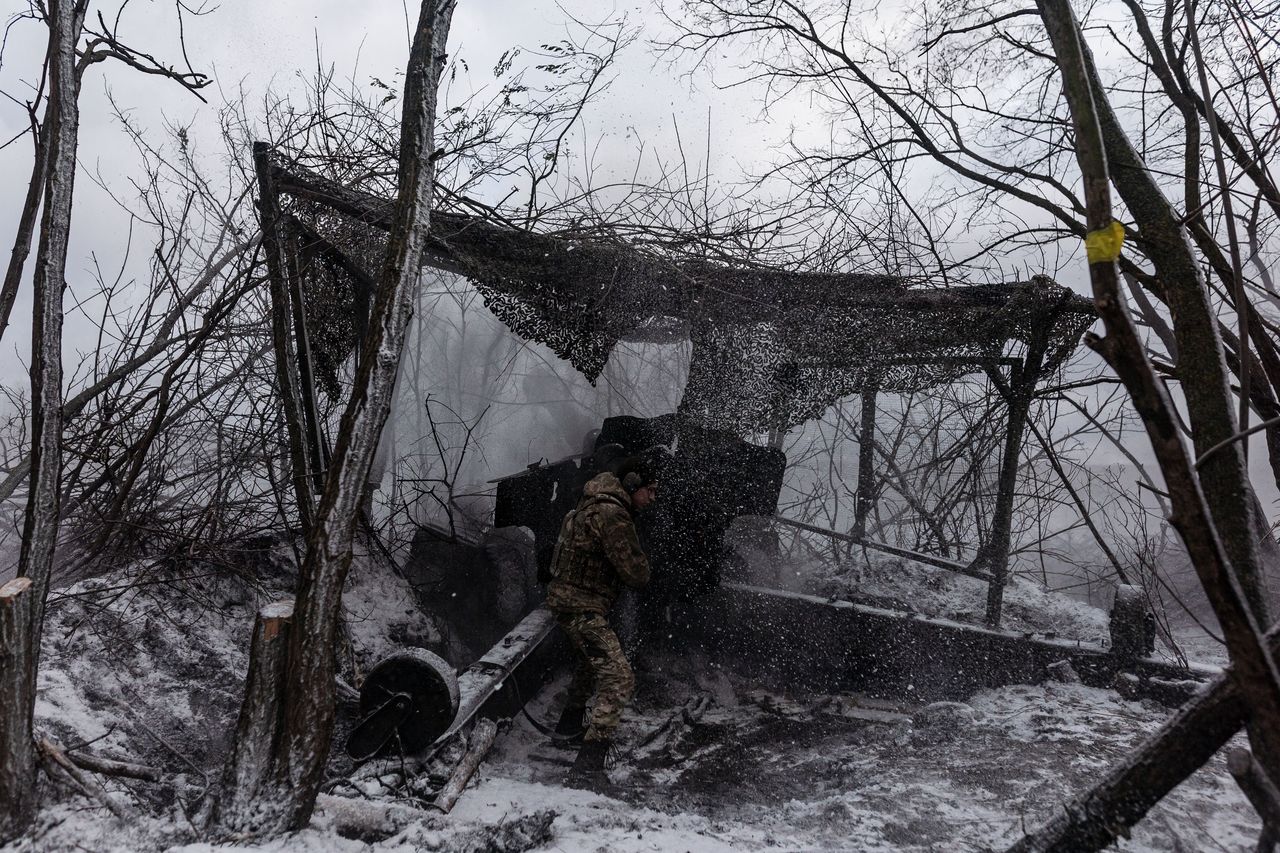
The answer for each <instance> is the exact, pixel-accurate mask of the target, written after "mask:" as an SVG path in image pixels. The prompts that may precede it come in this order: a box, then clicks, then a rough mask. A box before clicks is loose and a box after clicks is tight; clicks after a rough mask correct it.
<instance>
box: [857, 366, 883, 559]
mask: <svg viewBox="0 0 1280 853" xmlns="http://www.w3.org/2000/svg"><path fill="white" fill-rule="evenodd" d="M878 392H879V388H877V387H876V384H875V383H874V382H872V383H869V384H868V385H866V386H865V387H864V388H863V389H862V429H861V432H859V433H858V504H857V507H856V508H855V509H854V520H853V535H854V536H856V537H857V538H858V539H862V538H863V537H865V536H866V535H867V516H868V515H870V514H871V509H872V507H873V506H874V505H875V501H876V472H875V458H876V441H875V436H876V395H877V393H878Z"/></svg>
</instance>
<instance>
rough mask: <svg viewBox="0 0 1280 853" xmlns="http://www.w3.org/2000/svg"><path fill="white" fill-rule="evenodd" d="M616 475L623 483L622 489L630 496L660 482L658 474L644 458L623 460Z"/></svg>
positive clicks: (631, 457) (630, 457)
mask: <svg viewBox="0 0 1280 853" xmlns="http://www.w3.org/2000/svg"><path fill="white" fill-rule="evenodd" d="M615 473H616V474H617V476H618V479H619V480H621V481H622V488H624V489H626V490H627V494H629V495H633V494H635V493H636V492H638V491H639V490H640V489H643V488H644V487H645V486H651V485H653V484H655V483H657V482H658V475H657V472H656V471H655V470H654V468H653V466H652V465H651V464H650V463H649V461H648V460H647V459H645V458H644V457H642V456H628V457H627V458H626V459H623V460H622V461H621V462H619V463H618V467H617V469H616V471H615Z"/></svg>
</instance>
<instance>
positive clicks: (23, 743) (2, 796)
mask: <svg viewBox="0 0 1280 853" xmlns="http://www.w3.org/2000/svg"><path fill="white" fill-rule="evenodd" d="M34 600H35V593H34V591H33V590H32V588H31V579H30V578H14V579H13V580H11V581H9V582H8V583H6V584H4V585H3V586H0V844H4V843H5V842H8V841H12V840H13V839H14V838H17V837H18V836H19V835H21V834H22V833H23V832H24V831H25V830H26V828H27V826H28V825H30V823H31V820H32V818H34V817H35V808H36V752H35V744H34V742H33V741H32V739H31V716H32V713H33V711H34V709H35V686H36V685H35V680H36V679H35V673H36V657H35V654H34V651H35V650H34V649H33V648H32V635H31V619H32V609H33V607H34V604H33V602H34Z"/></svg>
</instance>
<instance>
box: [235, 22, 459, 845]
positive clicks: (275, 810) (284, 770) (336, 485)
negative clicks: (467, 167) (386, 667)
mask: <svg viewBox="0 0 1280 853" xmlns="http://www.w3.org/2000/svg"><path fill="white" fill-rule="evenodd" d="M455 3H456V0H423V2H422V6H421V10H420V12H419V17H418V26H417V31H416V32H415V34H414V39H413V47H412V49H411V51H410V54H409V64H408V68H407V71H406V75H405V92H404V119H403V122H402V124H401V136H400V175H399V191H398V193H397V199H396V207H395V220H394V223H393V226H392V229H391V232H390V234H389V235H388V241H387V254H386V257H385V260H384V262H383V267H382V270H381V274H380V275H379V279H378V292H377V295H376V299H375V302H374V306H373V314H372V316H371V318H370V328H369V334H368V337H367V338H366V340H365V342H364V349H363V351H362V353H361V359H360V368H359V370H358V371H357V373H356V378H355V383H354V386H353V388H352V396H351V399H350V400H349V401H348V403H347V407H346V410H345V411H344V412H343V415H342V421H341V425H340V427H339V431H338V436H337V442H336V445H335V447H334V450H333V457H332V460H331V462H330V465H329V470H328V473H327V476H326V478H325V488H324V493H323V495H322V497H321V500H320V503H319V506H318V507H317V509H316V515H315V518H314V521H313V524H312V526H311V531H310V533H309V534H308V538H307V551H306V556H305V558H304V559H303V563H302V568H301V571H300V573H299V583H298V596H297V600H296V605H295V610H294V621H293V628H292V631H291V633H290V637H289V650H288V665H287V667H286V669H285V682H284V684H283V690H282V692H281V695H280V697H279V700H278V701H279V702H280V705H281V708H282V710H283V719H282V720H281V721H280V724H279V725H280V726H282V728H281V730H280V732H279V737H278V738H276V739H268V738H265V737H260V738H259V741H260V743H261V744H262V745H264V746H267V747H268V749H269V753H267V754H265V755H263V756H262V758H261V760H262V761H263V763H264V764H267V765H269V768H270V769H269V770H268V771H267V773H266V774H260V773H255V775H254V778H262V777H264V775H265V777H266V778H276V779H279V780H281V781H280V784H277V785H274V786H270V787H267V788H264V789H261V790H258V791H257V792H256V794H250V795H246V794H243V793H241V792H237V791H234V790H228V791H226V792H225V793H224V797H230V798H232V799H233V800H235V801H245V800H248V799H252V800H253V801H254V802H255V803H256V807H255V808H256V813H257V814H258V815H259V816H260V818H261V819H260V820H259V821H258V822H257V823H256V824H255V825H256V827H257V831H259V832H261V833H268V834H274V833H280V832H287V831H289V830H296V829H301V828H302V827H304V826H306V824H307V823H308V821H309V820H310V818H311V812H312V810H313V809H314V807H315V802H316V795H317V793H318V792H319V787H320V782H321V780H322V776H323V772H324V765H325V761H326V760H327V758H328V755H329V748H330V743H331V740H332V736H333V721H334V678H335V667H334V647H335V642H336V637H337V630H338V620H339V615H340V610H341V606H342V587H343V583H344V582H345V580H346V575H347V570H348V568H350V565H351V557H352V553H351V550H352V540H353V537H354V533H355V526H356V521H357V519H358V516H359V512H360V504H361V496H362V492H363V489H364V484H365V480H366V479H367V475H368V473H369V469H370V467H371V465H372V464H373V456H374V453H375V452H376V450H377V446H378V438H379V435H380V434H381V432H382V426H383V424H384V423H385V421H386V418H387V414H388V412H389V411H390V408H391V398H392V392H393V391H394V388H395V378H396V371H397V368H398V366H399V361H400V354H401V351H402V349H403V347H404V337H405V332H406V330H407V328H408V325H409V320H410V319H411V318H412V316H413V310H414V306H415V303H416V301H417V291H418V281H419V277H420V272H419V264H420V260H421V257H422V249H423V246H424V244H425V242H426V236H427V230H428V227H429V224H430V213H431V194H432V174H433V170H434V162H433V160H432V156H431V155H432V153H433V152H434V150H435V145H434V123H435V108H436V87H437V85H438V83H439V78H440V72H441V70H442V69H443V67H444V59H445V43H446V40H447V37H448V33H449V24H450V21H451V19H452V16H453V9H454V6H455ZM250 699H251V697H249V696H248V695H246V699H245V701H246V704H248V703H249V702H250ZM254 748H255V745H252V744H246V745H244V746H237V748H236V752H237V753H239V752H242V751H245V750H251V749H254ZM215 826H219V824H218V823H216V822H215ZM222 828H229V827H222Z"/></svg>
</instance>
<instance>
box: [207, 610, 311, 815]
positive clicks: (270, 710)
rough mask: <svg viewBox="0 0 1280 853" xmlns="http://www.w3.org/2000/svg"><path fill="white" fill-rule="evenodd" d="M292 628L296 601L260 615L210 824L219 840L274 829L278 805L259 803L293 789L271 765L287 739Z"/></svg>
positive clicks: (274, 763)
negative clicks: (272, 811)
mask: <svg viewBox="0 0 1280 853" xmlns="http://www.w3.org/2000/svg"><path fill="white" fill-rule="evenodd" d="M292 628H293V601H291V600H286V601H278V602H276V603H274V604H268V605H267V606H266V607H264V608H262V609H261V610H259V611H258V619H257V621H256V622H255V623H254V626H253V640H252V642H251V645H250V647H249V672H248V674H247V675H246V676H245V690H244V702H243V704H242V705H241V706H240V718H239V720H238V721H237V723H236V731H235V739H234V741H233V742H232V746H231V755H230V757H229V758H228V759H227V765H226V768H225V771H224V773H223V785H222V798H221V799H220V800H219V801H218V802H217V803H216V804H215V806H214V810H213V816H212V820H211V825H212V827H213V829H214V832H215V834H216V835H225V836H246V837H247V836H253V835H257V834H258V833H260V832H262V831H263V830H264V829H266V828H271V827H273V826H274V823H275V820H276V817H277V816H275V815H268V814H266V811H267V810H269V809H270V807H271V805H272V804H274V803H275V802H277V801H278V799H277V798H275V797H262V798H261V799H260V798H259V794H260V793H262V792H263V791H264V790H268V789H273V788H275V787H277V786H280V785H288V784H289V782H288V779H287V778H282V775H283V772H282V770H281V768H279V767H278V766H277V764H276V762H275V761H273V760H272V759H273V756H275V755H277V754H278V747H277V744H278V742H279V740H280V738H281V737H283V735H284V705H283V702H282V701H281V699H282V696H283V692H284V691H283V684H284V679H285V665H286V662H287V660H288V653H289V634H290V632H291V630H292Z"/></svg>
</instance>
